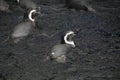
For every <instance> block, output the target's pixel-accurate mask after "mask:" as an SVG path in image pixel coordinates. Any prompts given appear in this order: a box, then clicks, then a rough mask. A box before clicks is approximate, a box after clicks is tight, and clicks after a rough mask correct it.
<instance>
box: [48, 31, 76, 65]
mask: <svg viewBox="0 0 120 80" xmlns="http://www.w3.org/2000/svg"><path fill="white" fill-rule="evenodd" d="M74 35H75V33H74V32H73V31H68V32H67V33H66V34H65V36H64V38H63V39H64V42H63V43H61V44H57V45H55V46H54V47H53V48H52V52H51V55H50V59H55V60H56V61H57V62H60V63H64V62H66V53H68V52H69V51H70V49H71V48H74V47H75V43H74V41H72V40H70V39H71V38H72V37H73V36H74Z"/></svg>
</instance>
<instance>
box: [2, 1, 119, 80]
mask: <svg viewBox="0 0 120 80" xmlns="http://www.w3.org/2000/svg"><path fill="white" fill-rule="evenodd" d="M96 1H98V0H96ZM107 1H108V2H109V6H111V5H112V6H113V7H114V5H115V4H116V5H117V4H118V2H117V3H116V2H113V3H110V1H111V0H107ZM107 1H106V2H105V1H103V3H102V2H101V1H99V3H97V4H99V6H105V5H108V4H107ZM116 1H117V0H116ZM8 2H9V4H10V5H11V8H12V12H11V13H4V12H0V42H1V44H0V80H119V79H120V22H119V21H120V18H119V12H118V11H117V9H119V8H118V7H116V9H115V10H114V11H113V12H112V13H111V14H107V13H110V12H109V10H105V14H103V13H102V14H97V13H92V12H84V11H75V10H68V9H66V8H65V7H63V6H64V4H63V2H61V1H59V0H51V1H48V0H36V3H37V4H38V5H40V6H41V8H42V13H43V15H42V16H38V17H37V18H36V28H35V29H36V30H35V31H34V33H33V34H32V35H30V36H29V37H27V38H26V39H25V40H22V41H20V42H19V43H18V44H12V43H11V42H10V41H8V42H5V43H3V41H4V40H5V39H6V38H7V37H8V36H9V35H10V34H11V32H12V30H13V28H14V26H15V25H16V24H17V23H19V22H20V21H22V17H23V11H21V9H20V8H19V7H18V6H17V4H16V3H15V2H14V1H13V2H10V1H9V0H8ZM101 3H102V4H101ZM98 11H99V9H98ZM103 11H104V10H103ZM110 11H111V9H110ZM114 13H115V14H114ZM77 29H80V30H79V32H77V35H76V36H75V37H74V41H75V43H76V48H75V49H72V50H71V52H69V53H68V54H67V62H66V63H64V64H63V63H57V62H55V61H54V60H52V61H51V60H46V57H47V56H49V54H50V53H51V48H52V47H53V45H55V44H57V43H60V40H61V35H63V33H64V32H66V31H68V30H77ZM41 34H47V35H48V36H44V35H41Z"/></svg>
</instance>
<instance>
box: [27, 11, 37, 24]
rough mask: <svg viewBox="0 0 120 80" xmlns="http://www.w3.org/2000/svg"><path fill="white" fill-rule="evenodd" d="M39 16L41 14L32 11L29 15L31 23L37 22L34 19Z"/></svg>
mask: <svg viewBox="0 0 120 80" xmlns="http://www.w3.org/2000/svg"><path fill="white" fill-rule="evenodd" d="M38 14H39V12H37V11H36V10H31V11H30V12H29V15H28V18H29V19H30V20H31V21H33V22H34V21H35V19H34V17H35V16H36V15H38Z"/></svg>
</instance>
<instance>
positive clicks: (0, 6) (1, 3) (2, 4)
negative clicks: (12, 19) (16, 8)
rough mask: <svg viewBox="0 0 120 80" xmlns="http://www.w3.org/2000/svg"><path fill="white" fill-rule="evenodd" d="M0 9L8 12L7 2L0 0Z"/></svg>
mask: <svg viewBox="0 0 120 80" xmlns="http://www.w3.org/2000/svg"><path fill="white" fill-rule="evenodd" d="M0 11H2V12H10V10H9V4H8V3H7V2H5V1H4V0H0Z"/></svg>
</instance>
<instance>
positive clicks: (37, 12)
mask: <svg viewBox="0 0 120 80" xmlns="http://www.w3.org/2000/svg"><path fill="white" fill-rule="evenodd" d="M36 14H39V15H41V8H40V7H37V8H36Z"/></svg>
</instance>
